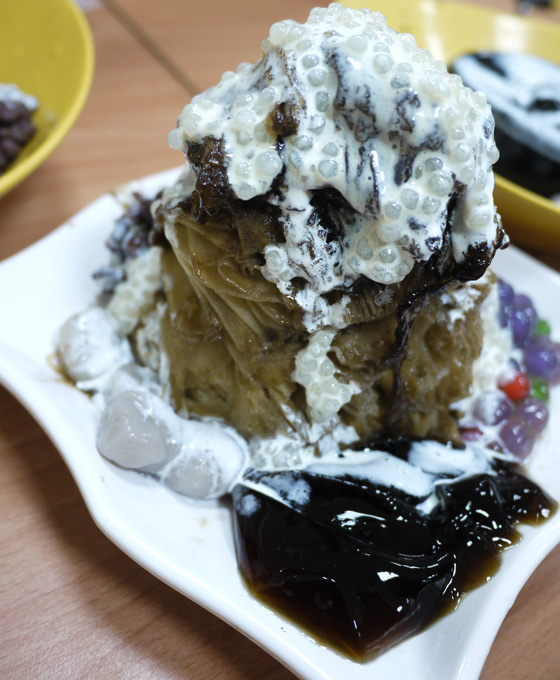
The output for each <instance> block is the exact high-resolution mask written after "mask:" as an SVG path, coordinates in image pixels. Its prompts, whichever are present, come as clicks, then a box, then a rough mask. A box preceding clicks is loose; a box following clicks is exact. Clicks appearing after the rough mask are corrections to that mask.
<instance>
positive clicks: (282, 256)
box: [265, 246, 288, 274]
mask: <svg viewBox="0 0 560 680" xmlns="http://www.w3.org/2000/svg"><path fill="white" fill-rule="evenodd" d="M265 260H266V266H267V267H268V269H269V271H270V272H271V273H272V274H279V273H280V272H281V271H283V270H284V269H285V267H286V265H287V264H288V257H287V255H286V252H285V251H284V250H283V249H282V248H278V247H277V246H268V247H267V248H266V250H265Z"/></svg>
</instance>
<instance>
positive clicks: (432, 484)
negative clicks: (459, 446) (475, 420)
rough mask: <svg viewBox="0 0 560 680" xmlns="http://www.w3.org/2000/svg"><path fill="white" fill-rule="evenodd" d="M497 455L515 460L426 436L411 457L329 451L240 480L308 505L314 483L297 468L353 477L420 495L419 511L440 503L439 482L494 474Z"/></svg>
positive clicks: (351, 519) (348, 518)
mask: <svg viewBox="0 0 560 680" xmlns="http://www.w3.org/2000/svg"><path fill="white" fill-rule="evenodd" d="M495 458H500V459H508V460H512V458H511V457H506V456H503V455H499V454H494V453H493V452H492V451H490V450H488V449H485V448H483V447H481V446H477V445H474V444H467V446H466V448H465V449H463V450H456V449H453V448H451V447H450V446H446V445H444V444H440V443H439V442H435V441H422V442H412V444H411V448H410V452H409V454H408V460H407V461H405V460H402V459H401V458H397V457H396V456H393V455H391V454H389V453H386V452H383V451H374V450H369V449H366V450H365V451H345V452H344V453H340V452H339V453H337V454H336V455H330V456H326V457H325V458H324V459H323V458H322V459H321V462H307V463H306V464H304V465H299V466H295V467H291V468H289V469H286V470H285V474H283V475H281V476H278V475H274V474H272V473H274V472H278V470H277V469H270V473H271V474H267V472H268V470H264V474H263V475H261V476H260V477H259V480H258V481H255V480H254V479H242V480H241V481H240V482H239V483H240V484H243V485H244V486H245V487H246V488H248V489H251V490H252V491H255V492H258V493H261V494H263V495H265V496H268V497H269V498H273V499H274V500H276V501H277V502H279V503H284V504H286V503H287V504H297V505H305V504H306V503H307V502H308V500H309V494H310V487H309V484H308V483H307V482H306V481H305V480H304V479H302V478H301V477H299V476H298V474H297V472H298V471H299V472H302V471H304V472H307V473H311V474H316V475H321V476H325V477H336V478H340V477H348V478H350V479H353V480H364V481H367V482H369V483H370V484H374V485H378V486H382V487H386V488H392V489H395V490H397V491H401V492H404V493H406V494H408V495H410V496H412V497H414V498H417V499H418V502H417V504H416V508H417V510H418V511H419V512H420V513H422V514H429V513H430V512H431V511H432V510H433V509H434V508H435V507H437V505H438V503H439V500H438V498H437V495H436V487H437V486H438V485H440V484H453V483H455V482H457V481H459V480H461V479H464V478H465V477H468V476H471V475H478V474H482V473H487V474H495V473H494V471H493V469H492V465H491V463H492V461H493V460H494V459H495ZM290 473H291V474H290ZM251 498H252V499H253V501H252V502H251V503H249V504H248V507H246V508H244V512H245V513H246V514H247V515H250V514H252V512H255V511H257V510H258V508H259V504H258V500H257V498H256V497H254V496H251ZM360 516H362V515H361V514H360V513H354V512H347V513H344V514H343V515H340V516H338V521H340V523H341V524H342V525H348V524H353V523H355V522H356V520H357V519H358V518H359V517H360Z"/></svg>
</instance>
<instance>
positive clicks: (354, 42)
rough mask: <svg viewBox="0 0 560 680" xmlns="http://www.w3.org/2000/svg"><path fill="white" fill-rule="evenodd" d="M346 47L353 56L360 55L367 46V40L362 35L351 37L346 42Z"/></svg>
mask: <svg viewBox="0 0 560 680" xmlns="http://www.w3.org/2000/svg"><path fill="white" fill-rule="evenodd" d="M346 46H347V47H348V49H349V50H350V51H351V52H354V53H355V54H362V53H363V52H365V51H366V49H367V46H368V39H367V38H366V37H365V36H364V35H351V36H350V37H349V38H348V40H347V41H346Z"/></svg>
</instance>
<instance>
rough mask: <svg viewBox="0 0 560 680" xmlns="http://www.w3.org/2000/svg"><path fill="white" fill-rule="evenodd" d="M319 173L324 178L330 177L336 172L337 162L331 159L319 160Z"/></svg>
mask: <svg viewBox="0 0 560 680" xmlns="http://www.w3.org/2000/svg"><path fill="white" fill-rule="evenodd" d="M319 174H320V175H322V176H323V177H324V178H325V179H331V177H334V176H335V175H337V174H338V163H337V162H336V161H333V160H328V161H321V162H320V163H319Z"/></svg>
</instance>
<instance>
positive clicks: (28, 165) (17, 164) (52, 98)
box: [0, 0, 94, 196]
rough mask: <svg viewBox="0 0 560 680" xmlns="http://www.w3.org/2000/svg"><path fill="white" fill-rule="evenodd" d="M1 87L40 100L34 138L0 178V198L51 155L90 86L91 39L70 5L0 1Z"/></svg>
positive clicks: (49, 0)
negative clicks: (12, 86) (15, 88)
mask: <svg viewBox="0 0 560 680" xmlns="http://www.w3.org/2000/svg"><path fill="white" fill-rule="evenodd" d="M0 45H1V46H2V47H1V49H0V83H8V84H10V83H14V84H15V85H17V86H18V87H19V88H20V89H21V90H23V91H24V92H26V93H27V94H32V95H33V96H35V97H36V98H37V99H38V100H39V108H38V110H37V111H36V112H35V114H34V116H33V122H34V123H35V125H36V127H37V133H36V135H35V137H34V138H33V139H32V140H31V141H30V142H29V144H27V145H26V146H25V147H24V149H23V150H22V152H21V153H20V154H19V155H18V157H17V158H16V160H15V161H14V162H13V163H12V164H11V165H10V166H9V167H8V169H7V170H6V171H5V173H4V174H3V175H0V196H1V195H2V194H4V193H6V191H8V190H9V189H11V188H13V187H14V186H15V185H16V184H18V183H19V182H21V181H22V180H23V179H24V178H25V177H27V176H28V175H29V174H30V173H31V172H32V171H33V170H35V169H36V168H37V167H38V166H39V165H40V164H41V163H42V162H43V161H44V160H45V159H46V158H47V156H48V155H49V154H50V153H52V151H53V150H54V149H55V147H56V146H57V145H58V144H59V143H60V141H61V140H62V139H63V138H64V136H65V135H66V134H67V133H68V131H69V130H70V128H71V127H72V125H73V124H74V122H75V120H76V118H77V117H78V114H79V113H80V111H81V109H82V107H83V105H84V103H85V101H86V98H87V95H88V92H89V88H90V85H91V79H92V75H93V65H94V51H93V40H92V37H91V32H90V29H89V25H88V23H87V20H86V18H85V17H84V15H83V13H82V12H81V10H80V9H79V8H78V6H77V5H76V3H75V1H74V0H0Z"/></svg>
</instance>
